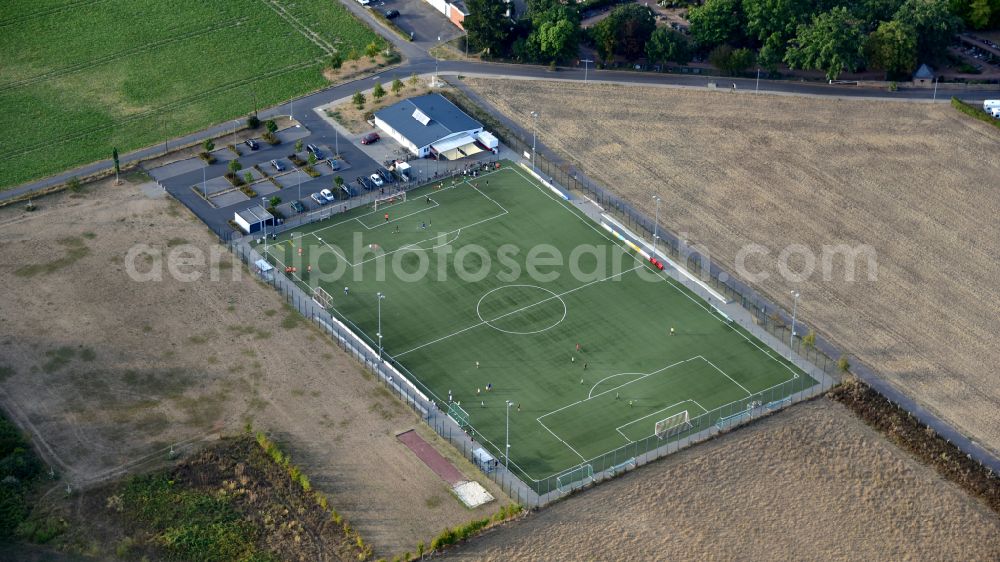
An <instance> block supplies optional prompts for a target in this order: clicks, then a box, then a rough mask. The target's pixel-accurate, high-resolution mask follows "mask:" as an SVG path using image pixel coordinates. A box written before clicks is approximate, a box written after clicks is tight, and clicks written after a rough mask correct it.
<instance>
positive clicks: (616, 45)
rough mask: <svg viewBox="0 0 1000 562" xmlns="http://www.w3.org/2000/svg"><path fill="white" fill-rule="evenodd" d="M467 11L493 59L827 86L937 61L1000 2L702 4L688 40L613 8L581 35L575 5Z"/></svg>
mask: <svg viewBox="0 0 1000 562" xmlns="http://www.w3.org/2000/svg"><path fill="white" fill-rule="evenodd" d="M466 5H467V6H468V8H469V12H470V14H469V16H468V17H466V19H465V22H464V25H465V28H466V30H467V31H468V38H467V39H468V41H469V46H470V48H471V49H472V50H474V51H478V52H483V53H486V54H488V55H491V56H495V57H505V56H507V57H512V58H515V59H517V60H521V61H527V62H542V63H551V64H555V63H557V62H565V61H569V60H573V59H575V58H576V56H577V53H578V47H579V43H580V41H586V42H588V43H589V44H592V45H593V46H594V48H595V49H596V50H597V52H598V55H599V56H600V57H601V59H603V60H604V61H605V62H608V61H610V60H612V59H613V58H614V57H615V56H621V57H623V58H625V59H626V60H629V61H634V60H637V59H639V58H642V57H646V58H647V60H648V61H649V62H651V63H653V64H660V63H664V62H668V61H673V62H675V63H678V64H687V63H688V62H690V61H691V59H692V57H693V56H694V55H695V54H696V53H698V52H701V53H703V54H707V55H708V56H709V60H710V62H712V63H713V64H715V65H716V66H717V67H719V68H720V69H722V70H726V71H731V72H739V71H741V70H745V69H748V68H750V67H752V66H754V65H755V64H756V65H760V67H762V68H764V69H767V70H772V71H773V70H775V69H776V68H777V66H778V64H780V63H782V62H783V63H786V64H788V65H789V67H791V68H801V69H813V70H822V71H824V72H826V74H827V76H828V77H829V78H831V79H833V78H836V77H837V76H838V75H839V74H840V73H842V72H845V71H847V72H854V71H858V70H861V69H865V68H871V69H880V70H884V71H885V72H886V73H887V74H888V75H889V76H890V77H902V76H906V75H908V74H910V73H911V72H912V71H913V70H914V69H915V68H916V67H917V65H918V62H934V61H938V60H941V59H942V58H943V57H944V55H945V53H946V49H947V47H948V45H949V44H950V43H951V41H952V37H953V36H954V35H955V33H957V32H959V31H960V30H961V29H962V27H963V26H967V27H973V28H982V27H987V26H1000V0H850V1H848V0H704V3H703V4H702V5H700V6H697V7H694V8H692V9H691V10H690V12H689V16H688V17H689V20H690V24H691V25H690V33H691V39H689V38H688V37H687V36H686V35H684V34H682V33H680V32H678V31H675V30H673V29H670V28H669V27H657V26H656V19H655V17H654V15H653V12H652V11H651V10H650V9H649V8H648V7H646V6H643V5H640V4H632V3H630V4H625V5H622V6H618V7H617V8H615V9H614V10H613V11H612V12H611V14H609V15H608V17H607V18H605V19H603V20H601V21H600V22H598V23H597V24H596V25H594V26H593V27H592V28H591V29H589V30H581V29H580V10H579V8H578V6H579V5H578V4H563V3H561V2H559V1H558V0H528V3H527V11H526V14H525V15H524V16H523V17H521V18H520V19H518V20H512V19H511V18H508V17H505V10H506V9H507V6H508V4H505V3H504V2H502V1H501V0H467V1H466Z"/></svg>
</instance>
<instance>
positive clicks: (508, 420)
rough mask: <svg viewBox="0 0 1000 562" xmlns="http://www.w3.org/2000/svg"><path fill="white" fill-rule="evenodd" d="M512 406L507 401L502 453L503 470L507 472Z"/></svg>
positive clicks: (511, 403)
mask: <svg viewBox="0 0 1000 562" xmlns="http://www.w3.org/2000/svg"><path fill="white" fill-rule="evenodd" d="M513 405H514V403H513V402H511V401H510V400H508V401H507V435H506V437H505V439H504V441H505V442H506V445H505V447H504V452H503V468H504V470H508V466H509V464H510V463H509V461H510V407H511V406H513Z"/></svg>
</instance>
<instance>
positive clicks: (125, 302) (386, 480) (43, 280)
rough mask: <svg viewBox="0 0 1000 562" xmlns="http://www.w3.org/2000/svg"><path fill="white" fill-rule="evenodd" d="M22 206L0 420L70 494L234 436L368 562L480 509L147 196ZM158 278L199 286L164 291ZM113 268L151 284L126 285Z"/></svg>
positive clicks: (391, 410)
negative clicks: (310, 492)
mask: <svg viewBox="0 0 1000 562" xmlns="http://www.w3.org/2000/svg"><path fill="white" fill-rule="evenodd" d="M38 203H39V205H40V209H39V210H38V211H35V212H33V213H25V212H23V207H20V206H18V207H16V208H8V209H2V210H0V240H2V241H3V242H2V244H0V263H2V264H3V265H4V267H3V268H0V283H2V284H3V286H4V298H3V299H0V319H2V321H3V326H4V327H3V330H2V333H0V383H2V384H0V406H2V407H3V409H4V410H5V411H7V412H9V413H10V414H11V415H12V417H13V418H14V419H15V420H17V422H18V423H19V424H21V426H22V427H24V428H26V429H28V430H29V431H30V433H31V434H32V438H33V439H34V442H35V443H36V445H37V448H38V449H39V451H40V452H41V454H42V455H43V456H44V457H45V458H46V461H47V462H48V463H50V464H51V465H52V466H53V467H54V468H55V469H56V471H57V472H58V473H60V475H61V477H62V479H63V481H65V482H68V483H69V484H70V485H71V486H72V487H73V488H81V487H88V486H93V485H96V484H97V483H99V482H101V481H103V480H106V479H109V478H117V477H118V476H120V475H121V474H124V473H127V472H135V471H139V470H143V469H146V468H151V467H155V466H160V465H163V464H165V463H167V462H168V458H169V456H170V452H171V450H173V451H174V453H176V454H186V453H188V452H190V451H191V450H193V449H194V448H195V447H197V446H198V445H199V444H200V443H203V442H205V441H210V440H213V439H215V438H216V437H217V436H218V435H219V434H221V433H233V432H239V431H241V430H242V429H243V428H244V426H245V424H247V423H251V424H252V425H253V427H254V428H255V429H260V430H264V431H267V432H269V433H270V434H271V435H272V436H273V437H274V438H275V439H276V440H277V441H278V442H279V443H280V444H281V446H282V448H284V449H286V450H288V451H289V452H290V453H291V454H292V456H293V458H294V459H295V462H296V463H297V464H298V465H300V466H301V467H302V468H303V469H304V470H305V471H306V472H307V473H308V474H309V476H310V478H311V479H312V482H313V485H314V486H316V487H317V488H319V489H321V490H323V491H325V492H327V493H328V494H329V495H330V497H331V501H332V503H333V505H334V506H336V508H337V509H338V510H339V511H340V512H341V513H343V514H344V515H345V516H346V517H347V518H348V519H349V520H350V521H351V523H352V525H354V526H355V527H356V528H357V529H358V530H359V531H360V532H361V534H362V535H363V537H364V538H365V541H366V542H369V543H371V544H374V545H375V548H376V554H377V555H378V556H388V557H391V556H393V555H395V554H398V553H402V552H405V551H407V550H410V551H412V550H414V549H415V547H416V543H417V541H419V540H425V541H429V540H430V539H431V538H432V537H433V536H434V535H436V534H437V533H439V532H440V531H441V529H442V528H444V527H445V526H453V525H457V524H459V523H462V522H465V521H467V520H468V519H470V518H472V517H477V516H479V517H481V516H483V515H485V514H487V513H490V512H492V511H494V510H496V509H497V507H498V504H497V503H496V502H494V503H492V504H488V505H486V506H483V507H481V508H479V509H478V510H468V509H466V508H465V507H464V506H463V505H462V504H461V503H460V502H459V501H458V500H457V499H456V498H454V497H453V496H452V495H451V492H450V490H449V488H448V486H447V485H446V484H445V483H444V482H442V481H441V480H440V478H438V476H437V475H436V474H434V472H432V471H431V470H430V469H428V468H427V467H426V466H425V465H424V464H423V463H421V462H420V461H419V460H418V459H417V458H416V457H415V456H414V455H413V453H412V452H411V451H410V450H409V449H407V448H406V447H405V446H404V445H403V444H401V443H399V442H398V441H397V440H396V438H395V435H396V434H397V433H399V432H401V431H405V430H407V429H411V428H414V427H417V426H418V425H419V424H420V423H421V422H420V421H419V419H418V418H417V417H416V416H415V415H414V414H413V413H412V411H411V410H409V409H408V408H407V407H405V406H404V405H403V404H402V403H400V402H399V401H397V400H396V399H395V398H393V397H392V396H391V395H390V394H389V393H388V392H387V391H385V390H384V389H383V388H382V387H381V386H380V385H378V384H377V383H376V382H375V381H374V380H373V379H372V378H371V377H370V376H369V375H367V374H365V373H363V372H362V371H361V369H360V367H359V366H358V365H357V363H355V362H354V360H353V359H351V358H350V357H348V356H346V355H345V354H344V353H342V352H341V350H340V349H339V348H338V347H336V346H335V345H333V344H332V343H331V342H330V341H329V340H328V339H327V338H325V337H323V336H322V335H321V334H319V333H318V332H317V331H316V330H314V329H313V328H312V327H310V326H309V325H308V324H307V323H306V322H305V320H304V319H302V318H301V316H299V315H298V314H297V313H295V312H294V311H292V310H291V309H289V308H286V307H285V306H284V304H283V303H282V301H281V297H280V296H278V295H277V294H276V293H275V292H274V291H272V290H271V289H269V288H268V287H266V286H264V285H262V284H260V283H259V282H257V281H256V280H254V279H253V277H252V276H251V275H250V274H249V272H247V271H245V270H243V269H242V268H241V267H240V266H239V264H237V263H234V262H233V261H232V260H231V258H230V257H229V254H228V253H227V252H225V251H224V250H223V249H222V248H221V247H219V246H218V245H217V244H216V243H215V239H214V237H212V235H211V234H210V233H209V232H208V231H207V230H206V229H204V228H203V227H202V226H200V224H199V223H197V222H196V221H195V220H194V219H193V218H192V217H191V216H190V215H189V214H188V212H187V211H186V210H184V209H182V208H181V207H180V206H179V205H178V204H176V203H175V202H173V201H172V200H169V199H166V198H164V197H163V196H162V192H159V190H158V189H157V188H155V186H152V187H151V186H149V185H146V186H140V185H136V184H126V185H125V186H123V187H120V188H116V187H111V186H108V185H103V186H101V187H98V188H88V189H87V190H86V191H85V192H84V193H81V194H66V195H61V196H56V197H51V198H46V199H43V200H41V201H39V202H38ZM142 248H145V250H144V251H143V252H139V253H137V254H136V256H131V255H130V253H129V252H130V251H135V250H137V249H142ZM182 252H184V254H182ZM146 256H148V257H146ZM155 256H159V257H155ZM184 256H187V258H188V259H194V263H195V265H184V264H182V263H181V261H182V260H181V258H184ZM198 256H201V257H202V258H204V262H203V263H202V264H201V265H197V264H198V262H199V260H198ZM133 257H135V259H132V258H133ZM206 264H213V265H211V266H209V265H206ZM170 267H173V268H175V269H176V270H177V272H179V273H181V274H189V275H194V274H200V278H199V279H197V280H191V281H182V280H179V278H177V277H175V276H173V275H171V273H170V269H169V268H170ZM130 269H134V270H136V271H138V272H140V273H144V274H148V273H151V272H154V271H162V273H163V276H162V279H161V280H146V281H135V280H133V279H132V278H130V276H129V275H128V271H129V270H130ZM483 483H484V485H488V484H489V481H488V480H487V481H486V482H483ZM61 485H62V484H60V486H61ZM488 488H489V489H490V492H491V493H493V495H494V496H495V497H497V498H502V497H503V494H502V493H501V492H500V491H499V490H497V489H495V488H494V487H492V486H490V485H488ZM60 489H61V488H60ZM58 495H59V494H52V496H53V497H56V496H58Z"/></svg>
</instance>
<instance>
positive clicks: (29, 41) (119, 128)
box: [0, 0, 384, 189]
mask: <svg viewBox="0 0 1000 562" xmlns="http://www.w3.org/2000/svg"><path fill="white" fill-rule="evenodd" d="M282 9H283V10H282ZM309 30H311V31H313V32H315V33H316V34H317V35H319V37H320V39H319V40H318V44H317V42H313V41H311V40H310V39H308V38H307V37H306V34H307V33H308V31H309ZM373 41H375V42H376V43H378V44H379V45H380V46H384V43H383V41H382V40H381V39H380V38H378V37H377V36H376V35H375V33H374V32H373V31H372V30H371V29H370V28H368V27H367V26H365V25H364V24H363V23H361V22H360V21H359V20H358V19H356V18H355V17H354V16H353V15H351V14H350V13H349V12H348V11H347V10H346V9H345V8H344V7H343V6H341V5H340V4H339V3H337V2H335V1H331V0H295V2H294V3H293V2H290V1H287V0H254V1H247V0H216V1H213V2H203V1H202V2H197V1H194V0H174V1H171V2H162V1H158V0H96V1H92V2H85V1H80V0H47V1H38V0H35V1H30V2H29V1H26V0H8V1H6V2H4V8H3V11H2V14H0V107H2V108H3V116H2V117H0V119H2V129H3V140H2V141H0V189H3V188H9V187H11V186H13V185H17V184H19V183H23V182H25V181H28V180H30V179H34V178H38V177H42V176H47V175H50V174H54V173H58V172H60V171H63V170H65V169H67V168H70V167H73V166H76V165H80V164H85V163H87V162H93V161H95V160H99V159H103V158H109V157H110V156H111V149H112V147H114V146H117V147H118V149H119V150H120V151H122V152H125V151H129V150H132V149H136V148H140V147H143V146H149V145H153V144H156V143H162V142H163V141H164V139H166V138H172V137H175V136H178V135H182V134H184V133H189V132H192V131H196V130H199V129H201V128H204V127H207V126H209V125H213V124H216V123H219V122H223V121H226V120H227V119H239V118H242V117H246V116H247V115H248V114H250V113H252V111H253V108H254V95H255V94H256V101H257V105H258V106H259V107H267V106H270V105H273V104H276V103H280V102H282V101H284V100H287V99H289V98H291V97H294V96H296V95H299V94H303V93H306V92H309V91H311V90H314V89H317V88H320V87H322V86H324V85H325V84H326V80H325V79H324V78H323V76H322V69H323V67H324V65H325V61H326V60H327V59H328V54H329V53H330V52H332V50H333V49H336V50H338V51H340V52H341V53H342V54H344V55H345V56H346V55H348V54H349V53H351V52H352V51H353V52H355V53H363V52H364V50H365V46H366V45H367V44H369V43H371V42H373Z"/></svg>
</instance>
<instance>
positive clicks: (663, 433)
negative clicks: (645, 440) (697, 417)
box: [653, 410, 691, 439]
mask: <svg viewBox="0 0 1000 562" xmlns="http://www.w3.org/2000/svg"><path fill="white" fill-rule="evenodd" d="M690 428H691V418H690V416H689V415H688V411H687V410H684V411H682V412H677V413H676V414H674V415H672V416H670V417H668V418H664V419H662V420H660V421H658V422H656V425H655V426H653V434H654V435H656V436H657V437H659V438H660V439H668V438H670V437H673V436H675V435H678V434H680V433H684V432H685V431H687V430H688V429H690Z"/></svg>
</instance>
